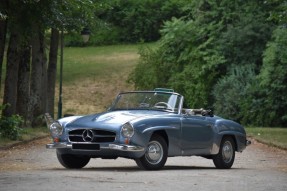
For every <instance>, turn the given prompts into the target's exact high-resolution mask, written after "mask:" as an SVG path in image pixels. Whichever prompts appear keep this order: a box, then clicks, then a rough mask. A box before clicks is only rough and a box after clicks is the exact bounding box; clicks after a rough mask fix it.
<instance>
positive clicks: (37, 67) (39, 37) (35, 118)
mask: <svg viewBox="0 0 287 191" xmlns="http://www.w3.org/2000/svg"><path fill="white" fill-rule="evenodd" d="M36 28H37V29H36V30H35V33H34V38H33V39H32V72H31V92H30V104H29V110H30V111H31V115H32V116H30V117H29V118H30V121H31V122H32V126H33V127H35V126H39V125H42V124H43V119H42V118H41V116H42V115H43V114H44V111H45V108H44V105H45V104H44V102H45V101H46V100H43V94H44V93H43V89H45V88H44V87H42V86H43V81H44V79H43V77H44V72H43V70H45V68H44V32H43V31H41V30H40V29H39V28H38V27H36ZM45 93H46V92H45Z"/></svg>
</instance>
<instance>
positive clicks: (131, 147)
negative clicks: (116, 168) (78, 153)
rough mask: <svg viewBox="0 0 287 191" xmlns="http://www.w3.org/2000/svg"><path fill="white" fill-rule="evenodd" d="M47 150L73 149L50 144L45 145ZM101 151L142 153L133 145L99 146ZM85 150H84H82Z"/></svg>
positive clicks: (140, 148) (142, 148)
mask: <svg viewBox="0 0 287 191" xmlns="http://www.w3.org/2000/svg"><path fill="white" fill-rule="evenodd" d="M46 148H47V149H63V148H67V149H73V145H72V144H71V143H50V144H47V145H46ZM101 149H110V150H119V151H132V152H142V151H144V147H140V146H134V145H118V144H108V146H101V145H100V150H101ZM77 150H79V149H77ZM82 150H85V149H82Z"/></svg>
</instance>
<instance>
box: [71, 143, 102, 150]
mask: <svg viewBox="0 0 287 191" xmlns="http://www.w3.org/2000/svg"><path fill="white" fill-rule="evenodd" d="M72 149H74V150H92V151H98V150H100V145H99V144H93V143H91V144H78V143H76V144H72Z"/></svg>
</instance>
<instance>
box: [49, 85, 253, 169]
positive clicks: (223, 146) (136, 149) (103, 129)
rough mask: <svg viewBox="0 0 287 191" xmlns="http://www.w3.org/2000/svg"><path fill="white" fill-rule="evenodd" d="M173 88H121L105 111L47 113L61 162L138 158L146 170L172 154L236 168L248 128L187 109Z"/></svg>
mask: <svg viewBox="0 0 287 191" xmlns="http://www.w3.org/2000/svg"><path fill="white" fill-rule="evenodd" d="M183 102H184V97H183V96H182V95H180V94H178V93H175V92H173V90H170V89H155V90H154V91H133V92H124V93H120V94H119V95H118V96H117V97H116V99H115V101H114V103H113V104H112V106H111V107H110V108H109V109H108V110H107V111H106V112H103V113H98V114H92V115H87V116H70V117H64V118H61V119H59V120H53V119H52V118H51V117H50V116H49V114H45V118H46V122H47V126H48V128H49V129H50V132H51V136H52V139H53V143H51V144H47V145H46V147H47V148H49V149H56V153H57V157H58V160H59V162H60V163H61V164H62V165H63V166H64V167H66V168H82V167H84V166H85V165H87V164H88V162H89V161H90V159H91V158H103V159H116V158H117V157H124V158H129V159H134V160H135V161H136V163H137V165H138V166H139V167H140V168H142V169H146V170H158V169H161V168H162V167H163V166H164V165H165V163H166V160H167V157H174V156H202V157H205V158H208V159H212V160H213V162H214V164H215V166H216V167H217V168H221V169H228V168H231V167H232V165H233V162H234V158H235V151H237V152H242V151H243V150H244V149H245V148H246V146H247V145H249V144H250V141H248V140H247V139H246V133H245V130H244V128H243V127H242V126H241V125H240V124H238V123H236V122H234V121H230V120H226V119H223V118H220V117H218V116H214V115H213V114H212V112H211V111H209V110H204V109H190V108H183Z"/></svg>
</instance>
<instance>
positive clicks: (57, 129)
mask: <svg viewBox="0 0 287 191" xmlns="http://www.w3.org/2000/svg"><path fill="white" fill-rule="evenodd" d="M50 131H51V134H52V136H56V137H58V136H61V135H62V133H63V127H62V125H61V124H60V123H59V122H54V123H52V124H51V125H50Z"/></svg>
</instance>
